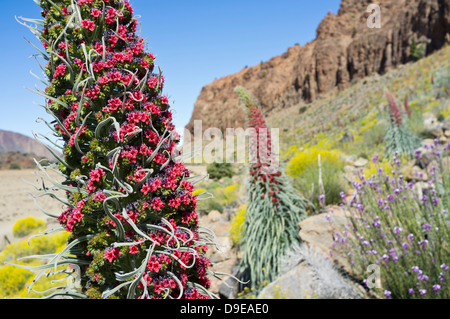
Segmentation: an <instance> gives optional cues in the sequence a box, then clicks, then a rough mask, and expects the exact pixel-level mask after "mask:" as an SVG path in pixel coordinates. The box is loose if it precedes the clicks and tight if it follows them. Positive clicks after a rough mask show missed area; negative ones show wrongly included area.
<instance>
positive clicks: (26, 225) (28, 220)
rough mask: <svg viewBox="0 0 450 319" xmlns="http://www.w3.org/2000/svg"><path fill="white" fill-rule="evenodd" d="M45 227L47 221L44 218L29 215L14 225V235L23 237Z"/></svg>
mask: <svg viewBox="0 0 450 319" xmlns="http://www.w3.org/2000/svg"><path fill="white" fill-rule="evenodd" d="M44 227H45V221H43V220H42V219H39V218H36V217H33V216H28V217H25V218H22V219H19V220H18V221H17V222H16V223H15V224H14V226H13V235H14V237H23V236H27V235H29V234H31V233H32V232H34V231H36V230H39V229H43V228H44Z"/></svg>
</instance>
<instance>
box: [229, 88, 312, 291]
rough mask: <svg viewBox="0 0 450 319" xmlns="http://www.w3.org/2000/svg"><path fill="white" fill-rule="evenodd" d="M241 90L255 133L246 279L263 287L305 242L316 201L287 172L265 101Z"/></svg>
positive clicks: (246, 231) (242, 267) (252, 136)
mask: <svg viewBox="0 0 450 319" xmlns="http://www.w3.org/2000/svg"><path fill="white" fill-rule="evenodd" d="M235 92H236V93H237V94H238V95H239V97H240V99H241V101H242V103H243V104H244V105H245V107H246V111H247V122H248V123H247V125H248V129H250V131H251V132H250V133H252V134H250V146H249V152H250V155H251V159H250V168H249V172H250V178H249V183H248V187H247V193H248V207H247V209H246V214H245V220H244V223H243V230H242V232H243V236H242V237H243V242H242V243H241V249H242V251H243V257H242V259H241V264H240V276H241V278H242V279H243V280H244V281H249V284H250V285H251V286H253V287H258V286H260V285H262V284H264V282H266V281H267V282H271V281H272V280H274V279H275V278H277V276H279V275H280V272H281V261H282V258H283V257H284V256H285V255H286V253H287V252H288V251H289V250H290V249H291V248H292V247H293V246H294V245H296V244H299V243H300V238H299V236H298V227H297V225H298V224H299V223H300V222H301V221H302V220H303V219H304V218H306V217H307V212H306V210H307V207H308V206H310V203H309V202H308V201H306V200H305V199H303V198H301V197H300V196H299V195H298V194H297V193H296V192H295V190H294V189H293V188H292V187H291V185H290V184H289V182H288V180H287V179H286V178H285V177H284V175H283V174H282V172H281V169H280V165H279V162H278V160H277V158H276V155H277V154H274V153H275V150H274V149H273V147H274V145H273V144H272V143H273V141H272V136H271V134H270V131H269V128H268V126H267V124H266V120H265V119H264V116H263V114H262V111H261V108H260V106H259V102H258V101H257V100H256V98H255V97H253V96H251V95H250V93H249V92H248V91H247V90H246V89H245V88H243V87H239V86H238V87H236V88H235Z"/></svg>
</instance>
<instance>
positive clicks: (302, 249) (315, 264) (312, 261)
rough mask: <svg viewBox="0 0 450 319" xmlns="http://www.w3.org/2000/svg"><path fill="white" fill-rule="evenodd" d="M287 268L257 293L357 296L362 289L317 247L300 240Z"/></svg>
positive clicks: (293, 296) (290, 296) (278, 296)
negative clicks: (293, 264) (338, 269)
mask: <svg viewBox="0 0 450 319" xmlns="http://www.w3.org/2000/svg"><path fill="white" fill-rule="evenodd" d="M293 261H295V262H294V263H296V266H294V267H293V268H292V269H290V270H289V271H287V272H286V273H285V274H284V275H282V276H281V277H279V278H278V279H277V280H275V281H273V282H272V283H270V284H269V285H268V286H266V287H265V288H264V289H263V290H262V291H261V292H260V294H259V295H258V298H261V299H356V298H363V297H364V292H363V290H361V289H360V288H359V287H357V286H355V285H354V284H353V283H352V282H351V281H349V280H348V279H346V278H344V277H343V276H342V275H341V274H340V273H339V272H338V271H337V270H336V269H335V268H334V266H333V264H332V263H331V262H330V261H329V260H328V259H326V256H325V255H323V254H322V253H321V252H320V251H319V250H318V249H317V248H315V247H313V246H309V245H307V244H302V245H301V246H298V247H296V248H294V249H293V252H292V253H291V254H290V256H289V258H288V261H287V262H286V264H287V265H289V266H288V267H287V268H286V270H287V269H288V268H290V267H292V262H293Z"/></svg>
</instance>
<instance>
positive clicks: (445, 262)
mask: <svg viewBox="0 0 450 319" xmlns="http://www.w3.org/2000/svg"><path fill="white" fill-rule="evenodd" d="M449 150H450V144H447V145H446V146H443V147H442V146H439V144H438V142H437V141H436V142H435V144H434V145H431V146H429V149H428V150H427V158H428V160H431V164H429V165H428V167H429V172H430V173H431V174H430V178H429V180H428V181H426V182H416V181H415V180H411V181H405V179H404V177H403V175H402V174H401V164H400V160H399V159H398V154H396V155H394V157H393V159H392V162H391V167H392V172H385V171H383V169H382V168H381V167H378V171H377V174H375V175H373V176H371V177H370V178H368V179H365V178H364V176H361V177H360V180H359V181H355V182H353V187H354V190H355V191H354V193H353V195H352V198H349V199H347V205H348V211H349V212H350V213H349V220H350V222H349V224H348V229H347V230H345V231H343V232H336V233H335V235H336V237H335V242H334V245H335V247H339V248H340V249H342V250H341V251H344V252H346V253H347V257H348V260H349V261H350V263H351V265H352V267H353V271H354V272H355V273H356V274H357V275H358V276H359V277H360V279H361V280H364V281H365V283H366V285H367V286H368V287H369V286H370V283H373V282H370V280H368V276H369V275H370V272H369V273H368V267H369V265H378V266H379V269H380V275H381V278H380V279H381V282H382V288H381V289H374V290H373V291H374V292H375V293H376V294H378V295H379V296H380V297H382V298H400V299H406V298H445V299H447V298H450V278H449V277H450V273H449V270H450V254H449V244H450V230H449V225H450V218H449V213H448V209H449V202H450V175H449V167H448V159H449V157H448V156H449ZM415 154H416V157H417V160H418V161H419V160H420V159H421V156H422V154H421V152H420V151H416V153H415ZM445 157H446V163H444V160H443V159H444V158H445ZM372 161H373V162H374V163H375V164H377V163H378V156H375V157H374V158H373V159H372ZM361 175H363V174H361ZM345 196H346V195H345V194H342V197H343V198H345ZM342 205H344V204H342ZM369 288H373V287H369ZM378 288H380V287H378Z"/></svg>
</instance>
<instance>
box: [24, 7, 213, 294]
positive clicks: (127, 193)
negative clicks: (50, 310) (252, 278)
mask: <svg viewBox="0 0 450 319" xmlns="http://www.w3.org/2000/svg"><path fill="white" fill-rule="evenodd" d="M39 4H40V6H41V7H42V9H43V11H42V16H43V17H44V20H43V23H42V26H43V29H42V30H39V29H38V28H35V27H29V28H30V29H31V30H32V31H33V32H34V33H35V35H37V37H38V38H39V39H40V40H41V41H42V43H43V46H44V48H45V50H44V51H40V52H41V55H42V57H43V58H44V59H45V60H46V61H48V63H47V64H46V66H45V69H44V71H45V73H46V75H47V76H48V86H47V87H46V89H45V91H39V92H37V93H39V94H40V95H41V96H43V97H45V99H46V104H45V105H44V106H43V107H44V108H45V109H46V111H47V112H48V113H49V114H51V115H52V116H53V117H54V122H52V123H47V124H48V125H49V127H50V128H53V131H54V133H55V135H56V136H58V137H59V138H60V139H61V140H62V141H63V143H64V147H63V154H64V155H63V157H60V156H58V155H57V154H55V156H56V157H57V158H58V160H59V169H60V171H61V173H62V174H63V175H64V177H65V181H64V182H62V183H58V182H56V181H54V180H53V179H51V178H50V176H48V175H47V177H46V179H47V180H48V181H50V182H51V183H52V184H53V186H55V187H58V188H60V189H63V190H65V191H66V192H67V199H61V200H62V201H63V202H65V203H66V204H67V209H66V210H65V211H64V212H63V213H62V214H61V215H60V216H53V217H57V218H58V220H59V222H60V224H61V225H62V227H63V228H64V229H65V230H66V231H68V232H71V236H70V237H69V241H68V243H67V246H66V248H65V249H64V250H63V251H62V252H61V253H59V254H57V255H55V256H53V257H52V258H51V261H50V262H49V263H48V264H47V265H45V266H41V267H40V268H39V269H36V268H33V267H31V269H32V270H37V271H38V275H39V276H41V275H43V274H49V275H51V274H53V273H55V272H56V269H57V267H58V266H63V265H67V264H71V265H78V266H79V268H80V276H79V278H78V279H79V281H80V286H79V287H78V289H76V290H74V288H65V289H62V288H61V290H60V291H57V292H56V293H55V294H63V295H67V296H72V297H76V298H131V299H135V298H209V297H213V295H212V294H211V293H209V292H208V290H207V289H208V287H209V286H210V281H209V279H208V277H207V274H208V272H207V270H208V267H209V261H208V259H207V258H206V257H205V252H206V250H207V246H206V243H207V242H210V238H209V237H208V238H204V237H203V236H201V235H202V234H203V233H200V232H199V228H198V218H197V213H196V211H195V210H196V200H197V198H196V196H194V195H193V194H192V191H193V186H192V184H191V183H190V182H189V181H188V179H189V171H188V170H187V169H186V168H185V167H184V165H183V164H182V163H180V162H177V161H176V160H175V158H174V152H175V147H176V145H177V143H178V141H179V136H178V135H177V134H176V133H175V131H174V125H173V124H172V113H171V111H170V107H169V100H168V98H167V97H166V96H165V95H164V94H163V93H162V89H163V85H164V77H163V76H162V75H161V73H158V74H155V73H153V70H154V61H155V56H154V55H153V54H151V53H148V52H146V51H145V49H144V47H145V44H144V40H143V39H142V38H140V37H139V36H137V35H136V27H137V25H138V21H137V20H136V18H135V17H134V13H133V8H132V7H131V5H130V4H129V3H128V1H125V0H115V1H113V0H78V1H74V0H64V1H50V0H41V1H40V2H39ZM26 21H31V20H26ZM35 21H37V20H35ZM39 167H40V168H41V169H42V170H44V171H45V170H46V169H51V168H53V166H49V167H44V166H42V165H39ZM44 191H45V190H44Z"/></svg>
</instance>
